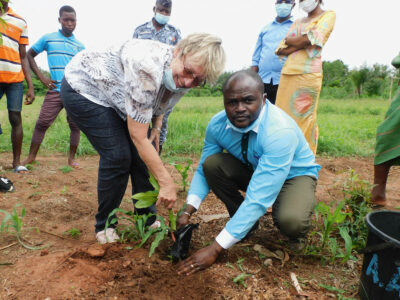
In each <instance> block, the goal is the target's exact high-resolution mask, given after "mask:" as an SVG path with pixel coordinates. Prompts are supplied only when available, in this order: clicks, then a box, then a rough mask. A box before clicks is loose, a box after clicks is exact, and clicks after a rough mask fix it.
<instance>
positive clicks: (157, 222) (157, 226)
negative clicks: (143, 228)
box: [149, 220, 161, 229]
mask: <svg viewBox="0 0 400 300" xmlns="http://www.w3.org/2000/svg"><path fill="white" fill-rule="evenodd" d="M149 227H150V228H151V229H157V228H160V227H161V222H160V221H158V220H156V221H154V223H153V224H151V225H150V226H149Z"/></svg>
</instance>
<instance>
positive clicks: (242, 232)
mask: <svg viewBox="0 0 400 300" xmlns="http://www.w3.org/2000/svg"><path fill="white" fill-rule="evenodd" d="M255 122H257V124H255V125H256V126H254V127H253V129H252V130H251V131H250V136H249V144H248V151H247V155H248V156H247V159H248V161H249V163H250V164H251V166H252V168H253V170H254V173H253V176H252V178H251V180H250V183H249V185H248V187H247V190H246V197H245V199H244V201H243V203H242V204H241V205H240V207H239V209H238V210H237V211H236V213H235V215H234V216H233V217H232V218H231V219H230V220H229V222H228V223H227V224H226V226H225V228H224V229H223V230H222V232H221V233H220V234H219V235H218V236H217V238H216V241H217V242H218V244H220V245H221V246H222V247H223V248H225V249H227V248H229V247H230V246H232V245H233V244H234V243H236V242H238V241H239V240H241V239H242V238H244V237H245V236H246V234H247V233H248V232H249V231H250V229H251V228H252V226H253V225H254V223H255V222H256V221H257V220H258V219H259V218H260V217H261V216H263V215H264V214H265V212H266V211H267V209H268V208H269V207H270V206H272V204H273V203H274V202H275V200H276V198H277V196H278V194H279V192H280V190H281V188H282V186H283V184H284V182H285V181H286V180H288V179H290V178H294V177H297V176H304V175H308V176H312V177H314V178H316V179H317V178H318V171H319V169H320V168H321V167H320V166H319V165H318V164H316V163H315V157H314V154H313V153H312V151H311V150H310V147H309V146H308V143H307V141H306V139H305V138H304V135H303V133H302V132H301V130H300V128H299V127H298V126H297V124H296V122H295V121H294V120H293V119H292V118H290V117H289V116H288V115H287V114H286V113H285V112H284V111H282V110H281V109H280V108H278V107H276V106H275V105H272V104H270V103H269V101H266V104H265V105H264V108H263V110H262V112H261V113H260V116H259V117H258V119H257V120H256V121H255ZM242 135H243V134H242V133H239V132H237V131H235V130H234V129H232V126H231V125H230V123H229V122H228V118H227V116H226V113H225V111H222V112H220V113H218V114H217V115H215V116H214V117H213V118H212V119H211V121H210V123H209V124H208V127H207V131H206V136H205V140H204V147H203V151H202V154H201V158H200V163H199V167H198V168H197V170H196V173H195V175H194V177H193V180H192V183H191V185H190V190H189V193H188V197H187V203H188V204H190V205H192V206H193V207H195V208H196V209H198V208H199V206H200V204H201V202H202V201H203V200H204V198H205V197H206V196H207V194H208V192H209V190H210V189H209V186H208V184H207V181H206V179H205V177H204V173H203V168H202V164H203V162H204V160H205V159H206V158H207V157H209V156H210V155H213V154H216V153H221V152H223V151H224V150H226V151H227V152H228V153H230V154H231V155H233V156H234V157H236V158H237V159H239V160H240V161H242V162H243V163H244V164H245V161H244V159H243V157H242V152H241V139H242Z"/></svg>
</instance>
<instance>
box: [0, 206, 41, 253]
mask: <svg viewBox="0 0 400 300" xmlns="http://www.w3.org/2000/svg"><path fill="white" fill-rule="evenodd" d="M18 207H21V212H20V214H18V212H17V208H18ZM0 213H2V214H4V218H3V221H2V222H1V223H0V233H11V234H13V235H14V236H15V237H16V238H17V241H18V243H19V244H20V245H21V246H23V247H24V248H26V249H29V250H40V249H43V248H45V247H47V245H45V246H43V247H32V246H29V245H27V244H25V243H24V242H23V241H22V227H23V223H22V220H23V218H24V217H25V213H26V211H25V208H24V207H23V206H22V205H21V204H16V205H15V206H14V207H13V209H12V211H11V213H9V212H7V211H5V210H3V209H0ZM10 230H12V231H11V232H10Z"/></svg>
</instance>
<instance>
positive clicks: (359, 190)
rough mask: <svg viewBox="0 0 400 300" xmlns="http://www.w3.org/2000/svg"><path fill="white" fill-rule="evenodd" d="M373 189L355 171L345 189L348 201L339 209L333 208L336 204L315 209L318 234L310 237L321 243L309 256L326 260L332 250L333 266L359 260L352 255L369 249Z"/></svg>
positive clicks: (340, 205)
mask: <svg viewBox="0 0 400 300" xmlns="http://www.w3.org/2000/svg"><path fill="white" fill-rule="evenodd" d="M371 187H372V186H371V184H369V183H368V182H367V181H364V180H360V179H359V178H358V175H357V174H355V173H354V170H350V179H349V180H348V181H346V182H345V184H344V187H343V194H344V195H345V199H344V200H342V201H341V202H340V203H339V204H338V205H337V206H336V208H333V206H332V203H331V204H330V205H326V204H325V203H323V202H319V203H318V205H317V206H316V208H315V217H316V222H315V223H316V226H317V230H315V231H313V232H312V233H311V234H310V237H312V236H314V235H317V236H319V237H320V239H319V241H318V243H317V244H310V245H308V246H307V248H306V250H305V254H306V255H307V254H308V255H317V256H318V255H322V256H321V258H322V260H324V259H325V255H324V254H325V253H326V250H328V251H330V256H331V259H330V260H331V262H333V261H335V260H336V259H342V262H346V261H347V260H348V259H352V260H356V258H355V257H354V256H352V251H353V250H358V249H361V248H364V247H365V245H366V240H367V234H368V229H367V225H366V223H365V216H366V215H367V213H368V212H369V211H371V208H370V206H371V205H370V199H371V194H370V192H369V191H370V190H371ZM320 220H321V221H320ZM338 236H340V237H341V238H342V240H343V241H344V249H342V248H341V246H340V244H339V243H338V240H337V237H338Z"/></svg>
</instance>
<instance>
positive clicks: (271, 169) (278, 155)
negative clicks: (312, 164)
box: [216, 129, 299, 249]
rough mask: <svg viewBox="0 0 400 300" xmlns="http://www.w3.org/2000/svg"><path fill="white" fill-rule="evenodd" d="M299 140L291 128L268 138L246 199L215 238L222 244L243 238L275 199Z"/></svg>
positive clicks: (232, 242)
mask: <svg viewBox="0 0 400 300" xmlns="http://www.w3.org/2000/svg"><path fill="white" fill-rule="evenodd" d="M298 143H299V141H298V137H297V135H296V133H295V131H294V130H292V129H282V130H279V131H277V132H275V133H274V135H273V136H271V137H270V138H269V139H268V145H265V147H264V148H265V152H264V154H263V155H262V156H261V157H260V160H259V163H258V166H257V168H256V170H255V172H254V173H253V176H252V178H251V180H250V183H249V186H248V188H247V191H246V198H245V200H244V201H243V202H242V204H241V205H240V207H239V209H238V210H237V211H236V213H235V215H234V216H233V217H232V218H231V219H230V220H229V222H228V223H227V224H226V226H225V228H224V230H223V231H222V232H221V233H220V234H219V235H218V236H217V238H216V241H217V242H218V244H220V245H221V247H223V248H225V249H227V248H229V247H230V246H232V245H233V244H235V243H236V242H238V241H239V240H241V239H242V238H244V237H245V236H246V234H247V233H248V232H249V231H250V229H251V228H252V226H253V225H254V224H255V222H256V221H257V220H258V219H259V218H260V217H261V216H263V215H264V214H265V212H266V211H267V209H268V208H269V207H270V206H272V204H273V203H274V202H275V200H276V198H277V196H278V194H279V192H280V190H281V188H282V186H283V184H284V182H285V180H286V178H287V177H288V174H289V171H290V167H291V163H292V161H293V157H294V153H295V150H296V148H297V146H298Z"/></svg>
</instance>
